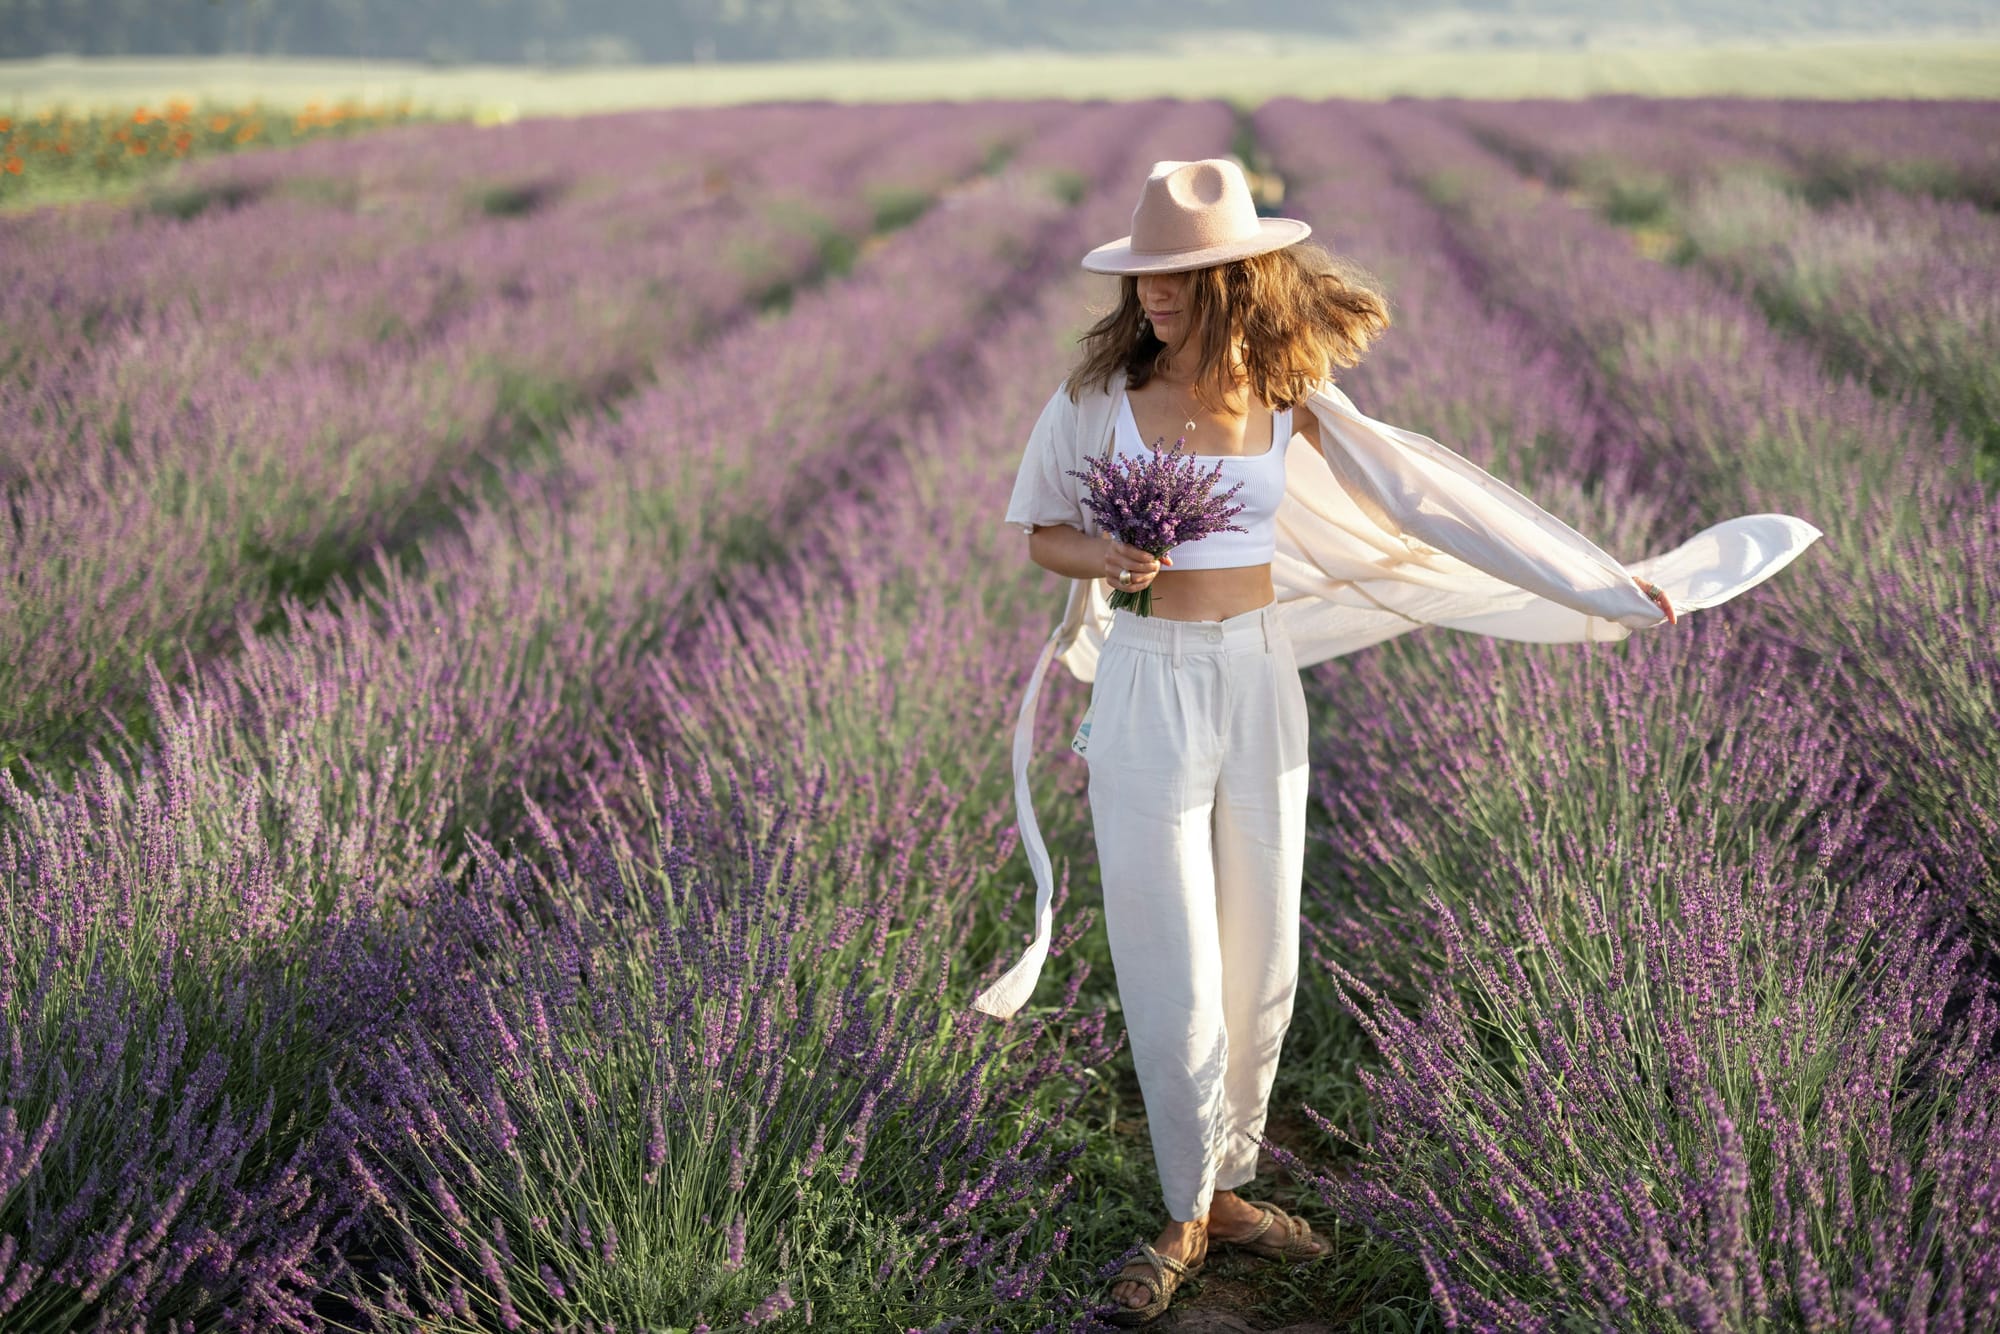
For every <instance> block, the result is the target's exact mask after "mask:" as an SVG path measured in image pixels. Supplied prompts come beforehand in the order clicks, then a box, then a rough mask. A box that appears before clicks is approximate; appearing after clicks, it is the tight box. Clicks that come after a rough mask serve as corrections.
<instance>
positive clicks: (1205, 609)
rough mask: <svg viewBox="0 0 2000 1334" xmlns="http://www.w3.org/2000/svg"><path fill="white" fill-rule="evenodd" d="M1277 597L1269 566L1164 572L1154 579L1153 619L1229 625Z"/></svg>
mask: <svg viewBox="0 0 2000 1334" xmlns="http://www.w3.org/2000/svg"><path fill="white" fill-rule="evenodd" d="M1113 587H1114V588H1115V587H1116V585H1115V584H1114V585H1113ZM1277 596H1278V594H1277V589H1276V588H1275V587H1274V586H1273V585H1272V583H1271V567H1270V565H1269V563H1266V564H1263V565H1239V566H1235V567H1233V568H1229V569H1221V570H1161V571H1160V572H1159V573H1158V574H1156V575H1154V576H1153V615H1155V616H1159V617H1164V618H1165V619H1167V620H1170V621H1226V620H1228V619H1229V618H1230V617H1231V616H1241V615H1242V614H1243V613H1244V612H1246V611H1255V610H1257V608H1259V607H1262V606H1265V605H1267V604H1269V603H1271V602H1272V601H1274V600H1275V599H1276V598H1277Z"/></svg>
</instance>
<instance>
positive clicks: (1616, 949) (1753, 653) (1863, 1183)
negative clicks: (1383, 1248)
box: [1257, 103, 2000, 1329]
mask: <svg viewBox="0 0 2000 1334" xmlns="http://www.w3.org/2000/svg"><path fill="white" fill-rule="evenodd" d="M1482 114H1485V112H1484V111H1482ZM1452 121H1453V117H1451V116H1447V115H1443V114H1440V113H1437V112H1433V111H1429V110H1425V109H1421V108H1417V107H1412V106H1398V107H1395V108H1376V107H1366V106H1357V105H1354V104H1343V105H1340V106H1339V107H1337V108H1335V107H1326V106H1305V105H1300V104H1296V103H1278V104H1272V105H1270V106H1267V107H1266V108H1265V109H1264V110H1262V111H1261V112H1260V113H1259V115H1258V117H1257V128H1258V133H1259V139H1260V141H1261V142H1262V143H1263V144H1264V145H1265V146H1266V148H1267V149H1268V151H1270V152H1271V154H1272V155H1273V156H1274V157H1275V159H1276V161H1277V162H1278V164H1279V165H1280V166H1281V168H1282V169H1283V170H1284V171H1285V172H1286V173H1287V175H1288V177H1290V178H1291V179H1293V180H1294V181H1295V182H1296V183H1298V184H1300V185H1303V186H1304V187H1305V188H1304V189H1303V190H1302V191H1300V192H1299V193H1297V194H1295V195H1294V201H1295V204H1296V206H1297V207H1298V208H1299V210H1300V211H1301V213H1302V215H1303V216H1306V217H1308V218H1315V217H1324V218H1326V219H1327V220H1328V221H1329V222H1331V224H1332V228H1333V233H1334V239H1335V241H1336V242H1337V244H1339V245H1340V247H1341V248H1342V249H1345V250H1350V251H1352V252H1355V253H1359V254H1362V255H1367V256H1371V257H1376V256H1382V257H1386V258H1385V260H1384V267H1385V268H1388V267H1389V266H1390V265H1391V264H1393V265H1394V266H1395V267H1394V269H1393V279H1392V281H1391V290H1392V292H1393V293H1394V294H1395V295H1396V297H1397V298H1398V301H1397V308H1398V311H1397V313H1398V323H1399V325H1400V326H1401V334H1400V335H1393V334H1392V336H1391V338H1390V339H1389V340H1387V341H1386V342H1385V344H1384V346H1383V348H1382V349H1381V351H1380V352H1378V353H1377V354H1376V355H1375V356H1373V357H1372V358H1371V359H1370V361H1369V362H1368V363H1367V365H1365V366H1364V367H1363V368H1361V369H1360V370H1358V371H1357V372H1355V373H1354V375H1353V377H1352V378H1353V379H1354V380H1356V381H1357V382H1359V390H1358V393H1357V397H1358V398H1359V399H1360V401H1362V402H1363V403H1364V405H1365V404H1367V403H1369V402H1370V401H1371V400H1372V401H1373V402H1374V403H1375V405H1376V406H1375V409H1374V410H1376V411H1378V412H1379V413H1380V414H1381V415H1384V416H1387V417H1389V418H1390V419H1392V420H1398V421H1403V422H1405V423H1406V424H1410V425H1412V426H1414V427H1415V428H1416V429H1421V430H1426V431H1430V432H1432V433H1434V434H1436V435H1438V436H1439V437H1440V438H1443V439H1445V440H1447V441H1448V442H1450V443H1453V444H1455V445H1457V446H1459V447H1461V448H1463V449H1464V450H1465V452H1467V453H1468V454H1470V455H1472V456H1473V457H1475V458H1478V459H1479V460H1480V461H1481V462H1483V463H1486V464H1487V465H1488V466H1491V467H1494V468H1496V470H1498V471H1500V472H1501V473H1502V474H1503V475H1508V476H1511V477H1512V478H1513V479H1515V480H1516V481H1517V482H1519V484H1521V485H1522V486H1523V487H1524V488H1525V489H1527V490H1528V491H1529V492H1530V493H1531V494H1534V495H1536V496H1537V497H1538V498H1539V499H1541V500H1543V501H1544V503H1547V504H1549V505H1550V506H1551V507H1552V508H1554V509H1556V510H1557V512H1559V513H1564V514H1566V515H1570V516H1573V517H1574V518H1575V519H1576V520H1577V521H1578V523H1579V526H1580V527H1582V528H1583V529H1584V530H1585V531H1587V532H1591V533H1592V534H1593V535H1596V536H1599V537H1600V538H1602V539H1603V540H1605V541H1606V543H1607V545H1609V546H1610V547H1611V548H1612V549H1613V550H1615V551H1631V552H1633V553H1634V554H1637V553H1638V552H1640V551H1643V550H1651V549H1657V548H1658V547H1659V546H1661V545H1666V544H1670V543H1671V542H1673V541H1677V540H1679V539H1680V538H1682V537H1684V536H1686V535H1687V533H1688V532H1690V531H1691V530H1692V529H1694V528H1697V527H1699V526H1700V525H1701V524H1702V523H1704V522H1707V521H1711V520H1713V519H1715V518H1719V517H1722V516H1724V515H1726V514H1731V513H1741V512H1746V511H1749V510H1761V509H1769V510H1780V511H1784V512H1788V513H1794V514H1800V515H1804V516H1806V517H1808V518H1810V519H1812V520H1813V521H1814V522H1815V523H1818V524H1821V525H1822V526H1823V527H1824V528H1825V529H1826V530H1827V538H1826V540H1825V541H1824V542H1823V543H1822V544H1820V547H1819V548H1816V552H1817V553H1819V554H1818V558H1817V559H1815V560H1812V561H1808V562H1805V563H1803V565H1802V566H1801V567H1799V568H1797V569H1794V570H1790V571H1787V573H1786V575H1785V577H1783V578H1781V579H1779V580H1777V581H1774V582H1773V583H1772V584H1770V585H1767V586H1766V587H1764V588H1760V589H1759V590H1758V591H1757V592H1756V594H1754V595H1752V596H1751V597H1749V598H1745V599H1741V600H1739V603H1737V604H1732V605H1731V606H1730V607H1727V608H1723V609H1720V610H1718V611H1711V612H1705V613H1702V614H1701V615H1700V616H1698V617H1696V618H1694V619H1693V620H1691V621H1690V622H1688V623H1687V624H1685V625H1683V626H1681V627H1679V628H1677V629H1673V630H1665V629H1663V630H1658V631H1654V632H1651V633H1649V634H1648V635H1646V636H1642V637H1640V638H1639V639H1637V640H1635V641H1633V642H1632V643H1630V644H1628V645H1626V646H1622V647H1619V648H1615V649H1608V650H1607V649H1586V648H1582V647H1565V648H1561V649H1529V648H1526V647H1521V646H1513V647H1501V646H1497V645H1494V644H1492V643H1490V642H1487V641H1480V640H1474V639H1464V638H1455V637H1440V638H1436V639H1432V638H1428V637H1416V638H1413V639H1411V640H1407V641H1399V642H1397V643H1394V644H1392V645H1389V646H1385V649H1384V651H1382V652H1380V653H1378V654H1370V655H1363V656H1361V657H1359V658H1355V659H1351V660H1343V661H1341V662H1337V663H1333V664H1329V665H1327V666H1326V667H1324V668H1322V669H1319V670H1318V671H1316V672H1314V673H1313V674H1312V675H1313V686H1314V690H1315V694H1316V696H1317V698H1318V699H1319V700H1320V708H1321V709H1323V710H1325V711H1327V712H1328V713H1330V714H1331V716H1332V717H1334V718H1336V719H1337V720H1338V723H1337V725H1332V726H1329V727H1327V728H1326V730H1325V732H1324V734H1323V735H1321V736H1320V737H1318V739H1317V742H1316V748H1315V757H1314V769H1315V779H1316V783H1317V785H1318V788H1317V790H1318V791H1319V793H1320V800H1321V802H1322V804H1323V806H1324V808H1325V812H1326V816H1327V822H1328V823H1327V835H1326V843H1325V845H1324V847H1322V848H1319V849H1317V850H1316V853H1315V855H1314V857H1313V859H1312V861H1311V863H1310V865H1311V871H1310V873H1309V874H1310V884H1309V904H1310V906H1309V910H1308V923H1309V926H1310V928H1311V930H1310V935H1311V939H1312V942H1313V943H1312V945H1311V949H1312V952H1313V954H1314V957H1315V958H1316V959H1317V960H1318V962H1319V963H1320V964H1321V965H1322V967H1323V973H1324V980H1325V982H1326V984H1327V985H1325V987H1324V988H1323V989H1320V990H1315V991H1313V992H1311V994H1308V995H1304V996H1302V998H1301V1014H1302V1015H1307V1014H1313V1013H1315V1012H1316V1011H1320V1012H1322V1013H1321V1014H1320V1019H1321V1021H1322V1022H1331V1020H1332V1016H1331V1014H1330V1013H1324V1012H1330V1011H1332V1010H1333V1009H1334V1008H1335V1007H1336V1006H1337V1007H1339V1008H1340V1009H1342V1010H1344V1011H1345V1012H1346V1013H1348V1014H1350V1015H1351V1016H1352V1018H1353V1020H1354V1021H1355V1022H1357V1023H1359V1024H1360V1025H1362V1026H1363V1028H1364V1029H1365V1031H1366V1032H1367V1033H1368V1035H1369V1036H1370V1038H1371V1039H1372V1041H1373V1043H1374V1044H1375V1045H1376V1047H1377V1050H1378V1054H1379V1055H1378V1064H1376V1065H1375V1066H1373V1067H1372V1068H1371V1069H1370V1070H1369V1071H1368V1072H1367V1073H1366V1074H1365V1075H1364V1076H1363V1078H1362V1081H1361V1082H1362V1085H1363V1087H1364V1089H1365V1092H1366V1097H1365V1099H1361V1098H1354V1097H1341V1095H1342V1093H1343V1091H1342V1090H1339V1089H1330V1090H1329V1092H1330V1093H1332V1094H1333V1095H1334V1096H1336V1097H1341V1101H1342V1102H1343V1103H1344V1104H1345V1105H1343V1106H1342V1107H1341V1108H1340V1114H1337V1115H1336V1116H1335V1117H1332V1118H1328V1117H1326V1116H1325V1115H1324V1114H1323V1113H1321V1112H1319V1111H1318V1109H1317V1108H1314V1109H1311V1111H1312V1114H1313V1115H1314V1116H1315V1117H1316V1118H1318V1119H1320V1120H1321V1123H1322V1125H1323V1126H1324V1128H1326V1129H1327V1130H1328V1131H1329V1132H1330V1133H1334V1134H1336V1135H1340V1136H1343V1137H1348V1138H1353V1139H1356V1140H1358V1141H1365V1142H1366V1148H1365V1149H1364V1150H1363V1159H1362V1163H1363V1168H1362V1170H1361V1171H1358V1172H1356V1173H1354V1174H1353V1175H1351V1176H1347V1175H1322V1176H1318V1177H1317V1180H1318V1183H1319V1186H1320V1189H1321V1192H1322V1194H1323V1196H1324V1198H1325V1199H1326V1200H1327V1202H1328V1203H1329V1204H1330V1205H1332V1206H1333V1207H1334V1208H1336V1209H1337V1210H1338V1211H1339V1213H1340V1214H1341V1216H1342V1217H1343V1218H1344V1219H1347V1220H1351V1221H1354V1222H1356V1223H1358V1224H1361V1225H1363V1226H1365V1227H1366V1228H1368V1229H1370V1230H1371V1231H1372V1232H1374V1233H1376V1234H1377V1235H1380V1236H1382V1237H1385V1238H1388V1239H1390V1240H1393V1241H1394V1242H1395V1243H1396V1244H1397V1245H1399V1246H1401V1247H1403V1248H1405V1249H1406V1250H1407V1251H1409V1252H1410V1253H1411V1254H1412V1255H1414V1256H1415V1257H1416V1258H1417V1260H1418V1261H1419V1262H1420V1264H1421V1265H1422V1267H1423V1269H1424V1271H1425V1273H1426V1274H1427V1276H1428V1283H1429V1287H1430V1291H1431V1295H1432V1298H1433V1300H1434V1301H1435V1302H1436V1304H1437V1305H1438V1307H1439V1308H1440V1309H1441V1311H1442V1313H1443V1314H1444V1316H1445V1318H1446V1320H1447V1322H1448V1323H1451V1324H1453V1325H1455V1326H1456V1325H1460V1324H1469V1325H1472V1326H1475V1327H1481V1328H1493V1327H1506V1328H1523V1329H1554V1328H1561V1327H1564V1325H1565V1323H1566V1322H1568V1323H1574V1322H1578V1321H1582V1322H1586V1323H1590V1324H1594V1325H1600V1326H1605V1327H1618V1328H1628V1327H1645V1328H1652V1327H1656V1326H1660V1327H1669V1326H1671V1327H1679V1326H1681V1325H1689V1326H1697V1327H1705V1328H1749V1327H1754V1326H1758V1325H1762V1324H1768V1323H1776V1324H1779V1325H1783V1326H1785V1327H1798V1328H1810V1329H1853V1328H1882V1329H1887V1328H1891V1327H1897V1328H1903V1327H1924V1328H1939V1329H1974V1328H1984V1327H1988V1326H1990V1325H1991V1324H1992V1323H1993V1322H1994V1320H1995V1319H1996V1318H2000V1253H1996V1249H1995V1247H1994V1246H1993V1245H1992V1241H1991V1238H1990V1236H1989V1235H1988V1226H1987V1220H1988V1219H1990V1217H1991V1216H1992V1214H1993V1211H1994V1209H1995V1207H1996V1205H2000V1196H1997V1195H1996V1190H1997V1189H2000V1188H1996V1185H1995V1183H1996V1181H2000V1125H1996V1117H2000V1054H1996V1051H1995V1045H1994V1037H1995V1032H1996V1029H1997V1028H2000V1007H1996V1005H1995V1001H1994V997H1993V994H1992V985H1991V981H1992V980H1991V977H1990V969H1991V962H1992V957H1993V956H1992V953H1991V950H1990V946H1991V943H1992V935H1991V933H1992V929H1993V926H1994V924H1995V923H1996V922H2000V916H1995V913H1994V910H1995V908H1996V906H2000V900H1996V898H1995V894H1996V888H1995V887H1996V885H2000V856H1996V851H2000V843H1996V841H1995V839H1994V833H1995V830H1996V816H2000V800H1996V783H2000V754H1996V752H1995V742H1994V735H1993V723H1992V717H1993V714H1992V708H1993V704H1994V701H1995V687H1996V681H1995V677H1994V667H1993V664H1992V663H1991V661H1990V655H1987V654H1984V653H1983V652H1982V651H1981V649H1980V645H1981V644H1982V643H1983V642H1984V638H1985V636H1984V632H1983V631H1982V629H1981V627H1982V626H1983V625H1984V624H1985V623H1986V621H1985V616H1984V612H1985V610H1986V609H1989V608H1990V607H1991V606H1992V601H1993V599H1992V585H1993V581H1994V580H1995V578H1996V575H2000V561H1996V559H1995V557H1996V556H2000V542H1996V534H2000V511H1996V509H1995V507H1994V506H1993V504H1992V502H1991V501H1990V500H1988V499H1987V498H1986V497H1985V496H1984V494H1983V493H1982V492H1981V491H1980V490H1979V489H1978V488H1977V487H1976V486H1973V485H1970V484H1969V483H1967V482H1965V481H1964V480H1963V478H1962V475H1961V474H1962V472H1963V469H1962V467H1961V466H1960V459H1959V457H1958V456H1957V455H1956V454H1955V453H1954V449H1953V447H1952V445H1951V443H1950V441H1949V440H1948V439H1947V440H1939V439H1938V438H1937V437H1936V436H1935V434H1934V432H1933V430H1932V429H1931V427H1930V414H1929V413H1928V411H1926V408H1925V405H1924V404H1922V403H1883V402H1880V401H1877V400H1876V399H1875V398H1874V397H1873V396H1871V395H1870V394H1869V393H1868V391H1867V390H1866V389H1865V387H1863V386H1861V385H1859V384H1855V383H1852V382H1844V381H1840V380H1836V379H1832V378H1829V377H1828V376H1827V375H1826V374H1825V373H1824V372H1823V371H1822V370H1821V369H1820V368H1819V366H1818V365H1817V363H1816V360H1815V359H1814V358H1813V357H1812V356H1810V355H1809V354H1807V353H1805V352H1804V351H1802V350H1801V349H1799V348H1797V347H1793V346H1790V345H1788V344H1787V343H1786V341H1785V340H1784V338H1783V337H1782V336H1780V335H1778V334H1777V333H1775V332H1774V331H1773V330H1772V329H1771V328H1770V327H1769V326H1768V325H1767V324H1766V322H1765V321H1764V320H1763V319H1762V317H1761V316H1760V315H1759V313H1758V312H1757V311H1756V309H1755V308H1754V307H1751V306H1749V305H1748V304H1746V303H1745V302H1744V301H1743V300H1742V299H1740V298H1738V297H1736V296H1734V295H1732V294H1731V293H1729V292H1727V291H1725V290H1723V289H1721V288H1720V287H1718V286H1717V285H1716V284H1715V283H1714V282H1712V281H1711V280H1709V279H1707V278H1705V277H1703V276H1702V275H1701V274H1699V273H1697V272H1694V271H1680V270H1671V269H1663V268H1660V267H1657V266H1655V265H1652V264H1650V263H1649V262H1648V261H1646V260H1644V259H1641V258H1639V257H1638V256H1636V255H1634V254H1633V252H1632V250H1631V248H1630V246H1629V245H1628V244H1627V243H1626V242H1625V240H1624V238H1623V237H1622V236H1621V235H1620V234H1619V233H1618V232H1617V231H1616V230H1615V229H1613V228H1610V227H1607V226H1604V225H1602V224H1600V223H1598V222H1596V221H1595V220H1593V219H1592V218H1590V217H1589V216H1588V215H1585V214H1581V213H1578V212H1577V211H1576V210H1574V209H1571V208H1569V207H1568V206H1567V205H1565V204H1563V203H1561V202H1560V201H1558V200H1555V199H1552V198H1549V197H1547V196H1546V195H1543V194H1539V193H1538V192H1536V191H1534V190H1533V189H1531V188H1529V185H1528V183H1526V182H1523V181H1521V180H1520V179H1518V178H1517V177H1516V176H1515V175H1514V173H1513V172H1511V171H1510V170H1508V169H1507V168H1506V167H1505V166H1504V164H1503V163H1502V162H1500V161H1499V160H1497V159H1495V158H1494V157H1492V156H1491V155H1490V154H1489V153H1487V152H1485V151H1484V150H1483V149H1482V148H1481V147H1480V146H1479V145H1478V144H1477V143H1475V142H1474V141H1473V140H1472V139H1470V138H1469V137H1468V136H1467V135H1466V134H1464V133H1463V132H1462V131H1461V130H1459V129H1458V128H1456V127H1455V126H1454V125H1453V123H1452ZM1335 123H1338V124H1340V125H1341V126H1342V127H1343V133H1341V134H1340V135H1337V136H1336V135H1330V134H1328V133H1327V128H1328V126H1329V125H1332V124H1335ZM1469 369H1470V370H1471V371H1472V372H1473V373H1471V374H1468V373H1467V371H1468V370H1469ZM1482 372H1483V373H1482ZM1822 548H1823V551H1822V550H1821V549H1822ZM1969 914H1970V916H1968V915H1969ZM1968 925H1972V926H1974V927H1976V928H1983V931H1984V933H1985V934H1984V939H1983V941H1978V942H1976V941H1975V939H1974V938H1973V937H1972V936H1969V935H1968V932H1967V929H1966V928H1967V927H1968ZM1976 946H1983V948H1981V947H1976ZM1307 1022H1311V1020H1308V1021H1307ZM1363 1117H1366V1118H1367V1125H1368V1129H1367V1131H1366V1132H1365V1133H1364V1132H1363V1131H1362V1130H1361V1129H1359V1127H1360V1126H1361V1125H1362V1124H1363V1121H1362V1118H1363ZM1341 1120H1345V1121H1346V1123H1347V1124H1346V1125H1345V1126H1344V1127H1343V1126H1342V1125H1340V1124H1339V1122H1340V1121H1341Z"/></svg>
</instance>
